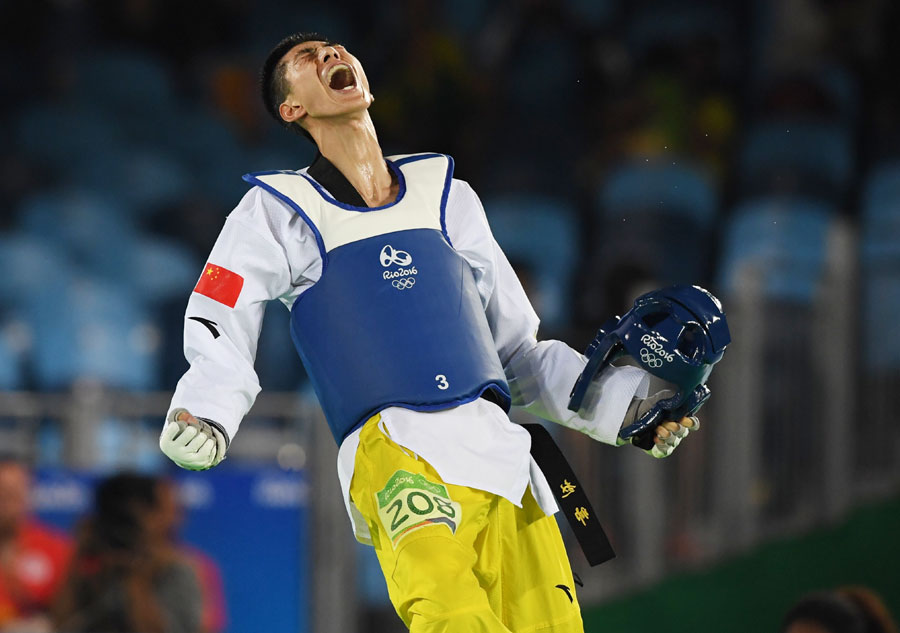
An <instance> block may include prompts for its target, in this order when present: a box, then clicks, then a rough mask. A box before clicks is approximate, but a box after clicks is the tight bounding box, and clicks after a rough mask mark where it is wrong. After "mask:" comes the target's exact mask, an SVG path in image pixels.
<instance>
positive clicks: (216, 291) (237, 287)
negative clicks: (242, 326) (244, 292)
mask: <svg viewBox="0 0 900 633" xmlns="http://www.w3.org/2000/svg"><path fill="white" fill-rule="evenodd" d="M243 287H244V278H243V277H241V276H240V275H239V274H237V273H234V272H231V271H230V270H228V269H227V268H222V267H221V266H216V265H215V264H213V263H207V264H206V268H204V269H203V274H202V275H201V276H200V281H198V282H197V286H196V287H195V288H194V292H197V293H200V294H201V295H203V296H205V297H209V298H210V299H213V300H215V301H218V302H219V303H224V304H225V305H227V306H228V307H229V308H233V307H234V304H235V303H237V300H238V297H239V296H241V288H243Z"/></svg>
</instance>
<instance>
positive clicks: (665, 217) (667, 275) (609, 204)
mask: <svg viewBox="0 0 900 633" xmlns="http://www.w3.org/2000/svg"><path fill="white" fill-rule="evenodd" d="M674 162H675V164H674V165H673V164H669V162H666V163H646V162H637V163H628V164H624V165H622V166H620V167H618V168H615V169H613V170H612V172H611V173H610V174H609V176H608V177H607V179H606V181H605V182H604V183H603V185H602V186H601V187H600V188H599V189H598V190H597V192H596V194H595V195H596V198H595V201H596V205H597V207H598V209H599V212H600V218H601V222H600V227H599V228H600V234H599V236H598V238H597V242H598V244H599V245H600V247H599V248H598V259H599V260H600V263H599V264H598V265H600V266H606V267H608V266H617V267H623V266H634V267H636V268H639V269H641V270H643V271H644V272H645V273H646V274H648V275H650V276H651V277H652V278H654V279H656V280H657V281H658V282H659V283H660V284H663V285H666V284H672V283H698V282H700V281H702V279H703V277H704V272H705V271H704V267H705V263H706V260H707V257H708V255H709V243H710V239H709V238H710V235H711V232H712V226H713V223H714V221H715V216H716V211H717V209H718V204H719V202H718V194H717V192H716V190H715V188H714V186H713V184H712V182H711V181H710V179H709V177H708V176H707V174H706V172H705V171H704V170H702V169H701V168H699V167H695V166H693V165H691V164H690V163H688V161H686V160H681V159H677V158H676V160H675V161H674ZM604 262H605V263H604ZM593 268H595V267H593V266H592V269H593Z"/></svg>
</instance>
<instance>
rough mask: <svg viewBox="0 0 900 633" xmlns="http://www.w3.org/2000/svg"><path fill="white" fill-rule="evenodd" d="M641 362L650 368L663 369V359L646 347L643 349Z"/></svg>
mask: <svg viewBox="0 0 900 633" xmlns="http://www.w3.org/2000/svg"><path fill="white" fill-rule="evenodd" d="M641 362H642V363H644V364H645V365H647V366H648V367H653V368H654V369H656V368H658V367H662V364H663V362H662V359H661V358H659V357H658V356H657V355H656V354H654V353H653V352H651V351H650V350H649V349H647V348H646V347H642V348H641Z"/></svg>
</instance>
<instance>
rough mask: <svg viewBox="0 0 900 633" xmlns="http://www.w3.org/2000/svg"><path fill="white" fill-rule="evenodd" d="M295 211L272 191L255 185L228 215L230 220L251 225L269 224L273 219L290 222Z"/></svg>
mask: <svg viewBox="0 0 900 633" xmlns="http://www.w3.org/2000/svg"><path fill="white" fill-rule="evenodd" d="M293 213H294V212H293V210H292V209H291V208H290V207H289V206H288V205H287V204H285V203H284V201H283V200H281V199H280V198H278V196H276V195H275V194H273V193H272V192H271V191H269V190H267V189H265V188H264V187H262V186H260V185H253V186H252V187H250V189H249V190H248V191H247V193H245V194H244V197H243V198H241V200H240V202H238V203H237V205H236V206H235V207H234V209H233V210H232V211H231V213H229V214H228V219H229V220H236V221H240V222H245V223H249V224H269V223H270V221H271V220H272V219H276V220H277V219H284V220H285V221H287V220H290V219H291V218H292V216H293Z"/></svg>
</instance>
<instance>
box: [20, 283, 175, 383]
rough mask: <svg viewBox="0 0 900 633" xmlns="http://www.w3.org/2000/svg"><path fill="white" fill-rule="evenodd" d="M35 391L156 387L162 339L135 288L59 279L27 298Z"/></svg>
mask: <svg viewBox="0 0 900 633" xmlns="http://www.w3.org/2000/svg"><path fill="white" fill-rule="evenodd" d="M23 315H24V317H25V319H26V320H27V322H28V323H29V324H30V325H31V327H32V329H33V337H32V342H33V346H32V358H31V365H32V371H33V374H34V380H35V383H36V387H37V388H39V389H41V390H56V389H66V388H68V387H70V386H71V385H72V384H75V383H77V382H78V381H81V380H92V381H97V382H99V383H101V384H104V385H107V386H109V387H113V388H121V389H132V390H149V389H154V388H156V387H157V386H158V385H157V373H158V372H157V357H158V352H159V336H158V332H157V331H156V328H155V327H154V326H153V323H152V321H150V317H149V314H148V310H147V307H146V305H145V304H144V302H143V301H142V300H141V297H140V296H139V295H138V293H137V292H135V291H134V290H133V289H132V288H129V287H127V286H124V285H114V284H109V283H104V282H100V281H96V280H93V279H90V278H84V277H77V276H73V277H69V278H66V277H65V276H64V275H60V276H58V277H57V278H56V279H55V280H53V282H52V283H46V284H43V285H42V286H40V287H39V288H38V289H36V290H35V291H34V292H33V293H32V294H31V295H30V296H29V297H27V300H26V305H25V310H24V312H23Z"/></svg>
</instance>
